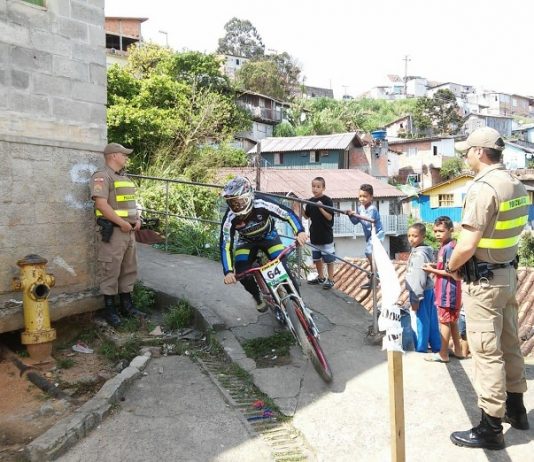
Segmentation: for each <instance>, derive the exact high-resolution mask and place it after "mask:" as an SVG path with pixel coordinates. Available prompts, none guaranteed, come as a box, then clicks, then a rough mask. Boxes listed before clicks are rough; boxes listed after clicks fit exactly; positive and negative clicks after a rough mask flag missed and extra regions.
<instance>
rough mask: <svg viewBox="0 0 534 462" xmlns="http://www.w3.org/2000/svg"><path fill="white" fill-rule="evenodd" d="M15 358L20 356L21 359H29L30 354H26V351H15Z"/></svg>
mask: <svg viewBox="0 0 534 462" xmlns="http://www.w3.org/2000/svg"><path fill="white" fill-rule="evenodd" d="M17 356H20V357H21V358H29V357H30V354H29V353H28V350H19V351H17Z"/></svg>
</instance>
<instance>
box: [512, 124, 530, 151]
mask: <svg viewBox="0 0 534 462" xmlns="http://www.w3.org/2000/svg"><path fill="white" fill-rule="evenodd" d="M512 135H513V136H514V138H516V140H517V143H518V144H520V145H523V146H526V147H528V148H534V124H526V125H520V126H519V127H517V128H515V129H513V130H512Z"/></svg>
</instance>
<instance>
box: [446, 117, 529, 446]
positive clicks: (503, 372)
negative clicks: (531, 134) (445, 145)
mask: <svg viewBox="0 0 534 462" xmlns="http://www.w3.org/2000/svg"><path fill="white" fill-rule="evenodd" d="M455 148H456V150H457V151H459V152H460V153H461V154H462V156H463V157H464V158H465V159H466V162H467V164H468V165H469V167H470V168H471V169H472V170H473V171H474V172H475V173H476V176H475V178H474V181H473V184H472V186H471V187H470V188H469V190H468V192H467V195H466V199H465V204H464V211H463V217H462V232H461V234H460V237H459V239H458V244H457V246H456V248H455V249H454V252H453V254H452V256H451V258H450V260H449V263H448V265H447V268H446V271H447V272H449V273H450V274H451V275H453V276H454V277H457V278H459V273H458V270H459V269H460V268H461V267H462V266H463V271H464V281H467V282H466V283H465V284H463V291H464V293H463V300H464V307H465V314H466V322H467V337H468V341H469V348H470V349H471V352H472V356H473V363H474V387H475V390H476V392H477V395H478V406H479V408H480V409H481V411H482V418H481V421H480V424H479V425H478V426H477V427H474V428H472V429H471V430H468V431H458V432H454V433H452V434H451V440H452V442H453V443H454V444H456V445H458V446H466V447H472V448H485V449H503V448H504V437H503V427H502V424H501V423H502V422H507V423H510V424H511V425H512V427H513V428H516V429H520V430H527V429H528V428H529V423H528V419H527V413H526V409H525V406H524V404H523V393H524V392H525V391H526V389H527V383H526V380H525V364H524V360H523V356H522V354H521V350H520V348H519V337H518V328H517V323H518V320H517V318H518V305H517V301H516V299H515V293H516V288H517V274H516V267H517V260H516V257H517V247H518V243H519V238H520V235H521V232H522V230H523V228H524V226H525V224H526V223H527V217H528V203H529V200H528V195H527V191H526V189H525V187H524V186H523V184H522V183H521V182H520V181H519V180H518V179H517V178H515V177H514V176H512V175H511V174H510V173H508V172H506V171H505V170H504V166H503V165H502V164H501V163H500V162H501V156H502V151H503V149H504V141H503V139H502V138H501V136H500V134H499V132H497V131H496V130H494V129H492V128H488V127H484V128H479V129H477V130H475V131H474V132H473V133H472V134H471V135H469V137H468V138H467V140H466V141H465V142H462V143H457V144H456V145H455ZM466 263H467V264H466Z"/></svg>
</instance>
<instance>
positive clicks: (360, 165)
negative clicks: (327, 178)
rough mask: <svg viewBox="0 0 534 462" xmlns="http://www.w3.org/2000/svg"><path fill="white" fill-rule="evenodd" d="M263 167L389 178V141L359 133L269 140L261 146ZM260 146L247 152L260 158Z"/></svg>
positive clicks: (273, 138) (262, 142) (272, 138)
mask: <svg viewBox="0 0 534 462" xmlns="http://www.w3.org/2000/svg"><path fill="white" fill-rule="evenodd" d="M259 149H260V151H261V160H262V163H263V166H266V167H276V168H286V169H359V170H361V171H363V172H365V173H367V174H369V175H373V176H375V177H379V178H384V179H387V178H388V159H387V141H386V140H380V139H377V138H372V137H370V136H369V137H366V138H365V139H364V138H361V137H360V136H359V135H358V133H356V132H347V133H334V134H331V135H312V136H290V137H270V138H266V139H264V140H262V141H261V144H260V146H259ZM257 152H258V147H255V148H252V149H250V150H249V151H248V154H249V155H250V156H255V155H257Z"/></svg>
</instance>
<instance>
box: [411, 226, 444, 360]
mask: <svg viewBox="0 0 534 462" xmlns="http://www.w3.org/2000/svg"><path fill="white" fill-rule="evenodd" d="M425 235H426V228H425V225H423V224H422V223H414V224H413V225H412V226H410V227H409V228H408V242H409V243H410V246H411V247H412V251H411V253H410V258H409V259H408V265H407V269H406V288H407V289H408V292H409V295H410V304H411V307H412V310H413V311H415V313H416V318H417V332H416V333H415V339H414V340H415V351H418V352H419V353H426V352H427V351H428V344H429V343H430V347H431V349H432V351H433V352H434V353H436V352H438V351H439V350H440V349H441V337H440V334H439V327H438V315H437V312H436V308H435V307H434V290H433V288H434V285H433V284H432V279H431V277H430V276H429V275H428V274H427V273H426V272H425V271H424V270H423V265H424V264H425V263H430V262H431V261H432V260H433V256H434V255H433V251H432V247H430V246H429V245H424V244H423V241H424V240H425Z"/></svg>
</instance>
